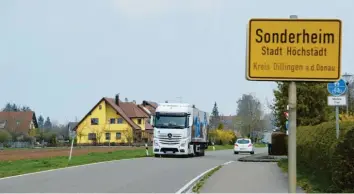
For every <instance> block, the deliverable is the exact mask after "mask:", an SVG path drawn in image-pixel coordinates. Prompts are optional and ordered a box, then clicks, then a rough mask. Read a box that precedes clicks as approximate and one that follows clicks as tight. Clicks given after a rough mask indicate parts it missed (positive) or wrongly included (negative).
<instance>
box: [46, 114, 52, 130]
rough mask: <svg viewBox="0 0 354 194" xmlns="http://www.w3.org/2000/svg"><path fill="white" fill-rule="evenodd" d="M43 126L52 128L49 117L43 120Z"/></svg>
mask: <svg viewBox="0 0 354 194" xmlns="http://www.w3.org/2000/svg"><path fill="white" fill-rule="evenodd" d="M44 128H45V129H52V122H51V121H50V118H49V117H47V119H46V120H45V122H44Z"/></svg>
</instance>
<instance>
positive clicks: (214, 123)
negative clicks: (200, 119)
mask: <svg viewBox="0 0 354 194" xmlns="http://www.w3.org/2000/svg"><path fill="white" fill-rule="evenodd" d="M209 123H210V127H211V128H213V129H215V128H216V127H218V125H219V123H220V115H219V110H218V105H217V104H216V102H215V103H214V107H213V111H212V112H211V117H210V122H209Z"/></svg>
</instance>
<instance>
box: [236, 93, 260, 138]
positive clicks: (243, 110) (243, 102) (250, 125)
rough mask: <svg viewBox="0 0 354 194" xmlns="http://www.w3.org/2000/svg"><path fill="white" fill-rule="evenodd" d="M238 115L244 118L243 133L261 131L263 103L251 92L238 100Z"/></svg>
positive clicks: (250, 134) (251, 133)
mask: <svg viewBox="0 0 354 194" xmlns="http://www.w3.org/2000/svg"><path fill="white" fill-rule="evenodd" d="M237 108H238V110H237V116H238V117H240V119H241V120H242V121H241V123H242V127H241V133H242V134H243V135H246V136H252V135H253V131H260V130H261V129H260V128H259V123H260V121H261V116H262V105H261V103H260V102H259V100H258V99H257V98H256V97H254V96H252V95H251V94H244V95H242V97H241V98H240V99H239V100H238V101H237Z"/></svg>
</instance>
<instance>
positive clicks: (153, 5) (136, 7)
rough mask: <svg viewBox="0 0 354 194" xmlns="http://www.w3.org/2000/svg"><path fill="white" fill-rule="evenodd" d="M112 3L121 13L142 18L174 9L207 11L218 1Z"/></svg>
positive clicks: (122, 0)
mask: <svg viewBox="0 0 354 194" xmlns="http://www.w3.org/2000/svg"><path fill="white" fill-rule="evenodd" d="M113 4H114V7H115V8H116V10H117V11H118V13H119V14H121V15H124V16H126V17H134V18H144V17H149V16H161V15H164V14H167V13H170V12H174V11H182V12H184V11H187V12H192V13H200V12H204V13H209V12H211V11H213V10H214V8H216V7H217V6H218V5H219V4H220V3H219V1H216V0H113Z"/></svg>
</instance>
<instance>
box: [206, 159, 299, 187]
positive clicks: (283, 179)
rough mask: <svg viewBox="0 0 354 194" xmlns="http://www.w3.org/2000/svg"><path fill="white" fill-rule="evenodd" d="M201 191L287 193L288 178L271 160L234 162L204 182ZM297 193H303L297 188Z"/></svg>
mask: <svg viewBox="0 0 354 194" xmlns="http://www.w3.org/2000/svg"><path fill="white" fill-rule="evenodd" d="M200 192H201V193H287V192H288V178H287V176H286V175H285V174H284V173H283V172H281V169H280V168H279V167H278V165H277V164H276V163H273V162H271V163H270V162H234V163H231V164H229V165H226V166H223V167H222V168H221V169H220V170H219V171H217V172H215V173H214V174H213V175H212V176H211V177H209V179H208V180H207V181H206V182H205V183H204V185H203V187H202V189H201V191H200ZM296 192H297V193H305V192H304V191H303V190H302V189H301V188H297V191H296Z"/></svg>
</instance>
